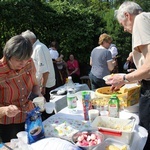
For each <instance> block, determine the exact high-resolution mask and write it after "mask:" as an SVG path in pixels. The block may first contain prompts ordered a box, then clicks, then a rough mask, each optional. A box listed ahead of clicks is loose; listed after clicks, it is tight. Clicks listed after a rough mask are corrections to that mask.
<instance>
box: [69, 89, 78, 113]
mask: <svg viewBox="0 0 150 150" xmlns="http://www.w3.org/2000/svg"><path fill="white" fill-rule="evenodd" d="M67 105H68V109H69V112H70V113H76V112H77V98H76V95H75V91H74V89H72V88H70V89H68V90H67Z"/></svg>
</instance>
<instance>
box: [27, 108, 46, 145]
mask: <svg viewBox="0 0 150 150" xmlns="http://www.w3.org/2000/svg"><path fill="white" fill-rule="evenodd" d="M39 109H40V108H39V107H36V108H35V109H34V110H32V111H31V112H29V113H28V114H27V118H26V122H25V130H26V131H27V132H28V141H29V144H31V143H34V142H36V141H38V140H40V139H43V138H45V134H44V128H43V124H42V119H41V113H40V112H39Z"/></svg>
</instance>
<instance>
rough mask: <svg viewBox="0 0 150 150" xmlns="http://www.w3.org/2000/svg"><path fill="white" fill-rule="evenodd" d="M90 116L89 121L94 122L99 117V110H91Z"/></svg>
mask: <svg viewBox="0 0 150 150" xmlns="http://www.w3.org/2000/svg"><path fill="white" fill-rule="evenodd" d="M88 115H89V121H90V122H93V120H94V119H95V118H96V117H97V116H99V110H97V109H90V110H89V111H88Z"/></svg>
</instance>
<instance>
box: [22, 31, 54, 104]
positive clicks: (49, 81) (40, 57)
mask: <svg viewBox="0 0 150 150" xmlns="http://www.w3.org/2000/svg"><path fill="white" fill-rule="evenodd" d="M22 36H24V37H26V38H29V40H30V42H31V43H32V46H33V54H32V56H31V57H32V58H33V61H34V63H35V67H36V78H37V80H38V83H39V85H40V87H41V92H42V94H43V95H44V97H45V99H46V101H47V102H49V100H50V94H49V92H50V91H51V90H53V89H54V88H55V84H56V80H55V72H54V67H53V62H52V58H51V55H50V53H49V50H48V48H47V47H46V45H45V44H43V43H41V42H40V41H39V40H38V39H37V38H36V35H35V34H34V33H33V32H31V31H30V30H27V31H25V32H23V33H22Z"/></svg>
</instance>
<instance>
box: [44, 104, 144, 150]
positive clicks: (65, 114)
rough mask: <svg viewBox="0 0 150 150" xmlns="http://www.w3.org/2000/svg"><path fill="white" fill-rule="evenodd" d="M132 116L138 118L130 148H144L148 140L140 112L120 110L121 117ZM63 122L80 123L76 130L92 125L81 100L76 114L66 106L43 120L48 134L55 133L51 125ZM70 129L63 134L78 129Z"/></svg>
mask: <svg viewBox="0 0 150 150" xmlns="http://www.w3.org/2000/svg"><path fill="white" fill-rule="evenodd" d="M130 117H134V118H135V119H136V127H135V130H134V133H133V138H132V141H131V144H130V150H143V147H144V145H145V143H146V140H147V131H146V130H145V129H144V128H143V127H141V126H139V125H138V123H139V118H138V114H137V113H130V112H127V111H121V112H120V118H122V119H128V118H130ZM58 120H59V121H58ZM63 123H66V126H69V125H71V126H73V127H75V126H77V125H78V127H76V130H81V129H82V128H89V125H90V123H89V122H88V121H87V122H86V121H84V116H83V110H82V105H81V103H80V102H78V111H77V113H76V114H72V113H70V112H69V111H68V108H67V107H65V108H64V109H62V110H61V111H59V112H58V113H57V114H55V115H54V116H51V117H49V118H48V119H47V120H45V121H44V122H43V125H44V127H45V129H46V134H47V136H49V135H51V134H53V131H54V130H53V129H52V128H51V127H52V126H51V125H53V124H55V125H56V124H57V125H58V126H61V125H60V124H63ZM62 126H63V125H62ZM63 127H64V126H63ZM50 128H51V129H50ZM60 128H61V127H60ZM70 130H71V131H70V132H69V131H68V133H67V132H66V131H65V130H64V133H65V135H63V136H64V137H65V136H67V134H68V136H71V132H72V133H73V132H75V131H76V130H73V129H71V127H70ZM62 134H63V133H62ZM53 136H54V135H53ZM137 141H138V142H137ZM96 150H99V149H98V148H97V149H96Z"/></svg>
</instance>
